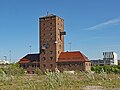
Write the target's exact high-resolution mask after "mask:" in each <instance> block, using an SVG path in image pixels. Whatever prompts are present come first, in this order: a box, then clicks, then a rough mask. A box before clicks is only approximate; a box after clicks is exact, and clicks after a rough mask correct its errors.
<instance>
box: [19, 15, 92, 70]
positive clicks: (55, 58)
mask: <svg viewBox="0 0 120 90" xmlns="http://www.w3.org/2000/svg"><path fill="white" fill-rule="evenodd" d="M39 27H40V39H39V40H40V41H39V42H40V49H39V50H40V54H39V58H40V59H39V64H40V67H39V66H38V67H39V68H40V69H41V71H45V70H46V69H50V70H52V71H54V70H55V68H58V69H60V71H62V70H65V69H66V70H80V71H89V70H90V67H91V65H90V64H91V63H90V61H89V60H88V58H87V57H86V56H85V55H83V54H82V53H81V52H64V35H66V32H64V20H63V19H62V18H60V17H58V16H56V15H52V14H50V15H47V16H45V17H41V18H40V19H39ZM21 60H22V59H21ZM30 61H32V60H30ZM68 66H69V67H68ZM64 67H66V68H64Z"/></svg>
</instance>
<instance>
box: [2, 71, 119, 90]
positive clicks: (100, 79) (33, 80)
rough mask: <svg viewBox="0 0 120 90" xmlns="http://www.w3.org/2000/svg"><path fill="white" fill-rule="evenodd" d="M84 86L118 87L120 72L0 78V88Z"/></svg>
mask: <svg viewBox="0 0 120 90" xmlns="http://www.w3.org/2000/svg"><path fill="white" fill-rule="evenodd" d="M86 86H102V87H104V88H120V74H106V73H101V74H97V73H95V74H93V73H84V72H79V73H75V74H65V73H52V72H46V73H45V74H44V75H39V76H38V75H24V76H9V77H7V76H6V77H5V76H4V78H2V79H0V90H81V89H82V88H83V87H86Z"/></svg>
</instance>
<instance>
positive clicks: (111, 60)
mask: <svg viewBox="0 0 120 90" xmlns="http://www.w3.org/2000/svg"><path fill="white" fill-rule="evenodd" d="M103 61H104V64H105V65H118V57H117V53H115V52H103Z"/></svg>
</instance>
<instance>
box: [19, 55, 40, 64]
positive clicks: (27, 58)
mask: <svg viewBox="0 0 120 90" xmlns="http://www.w3.org/2000/svg"><path fill="white" fill-rule="evenodd" d="M39 57H40V54H27V55H26V56H25V57H23V58H22V59H20V61H19V62H18V63H21V64H22V63H29V62H33V63H36V62H39V60H40V59H39Z"/></svg>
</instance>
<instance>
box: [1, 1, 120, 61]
mask: <svg viewBox="0 0 120 90" xmlns="http://www.w3.org/2000/svg"><path fill="white" fill-rule="evenodd" d="M119 8H120V0H0V59H4V56H7V57H8V60H9V59H10V58H9V57H10V55H9V54H10V53H9V50H11V58H12V61H14V62H16V61H18V60H19V59H20V58H22V57H23V56H24V55H26V54H27V53H29V52H30V48H29V46H30V45H31V46H32V47H31V51H32V53H37V52H38V51H39V50H38V47H39V43H38V40H39V35H38V31H39V27H38V18H39V17H41V16H45V15H46V13H47V12H49V13H51V14H56V15H58V16H60V17H62V18H63V19H64V21H65V31H66V32H67V35H66V36H65V50H66V51H69V50H70V48H69V44H68V43H69V42H71V43H72V45H71V48H72V51H76V50H77V51H78V50H79V51H81V52H83V53H84V54H85V55H86V56H87V57H88V58H89V59H99V58H102V52H103V51H115V52H117V53H118V55H120V40H119V39H120V10H119Z"/></svg>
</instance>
